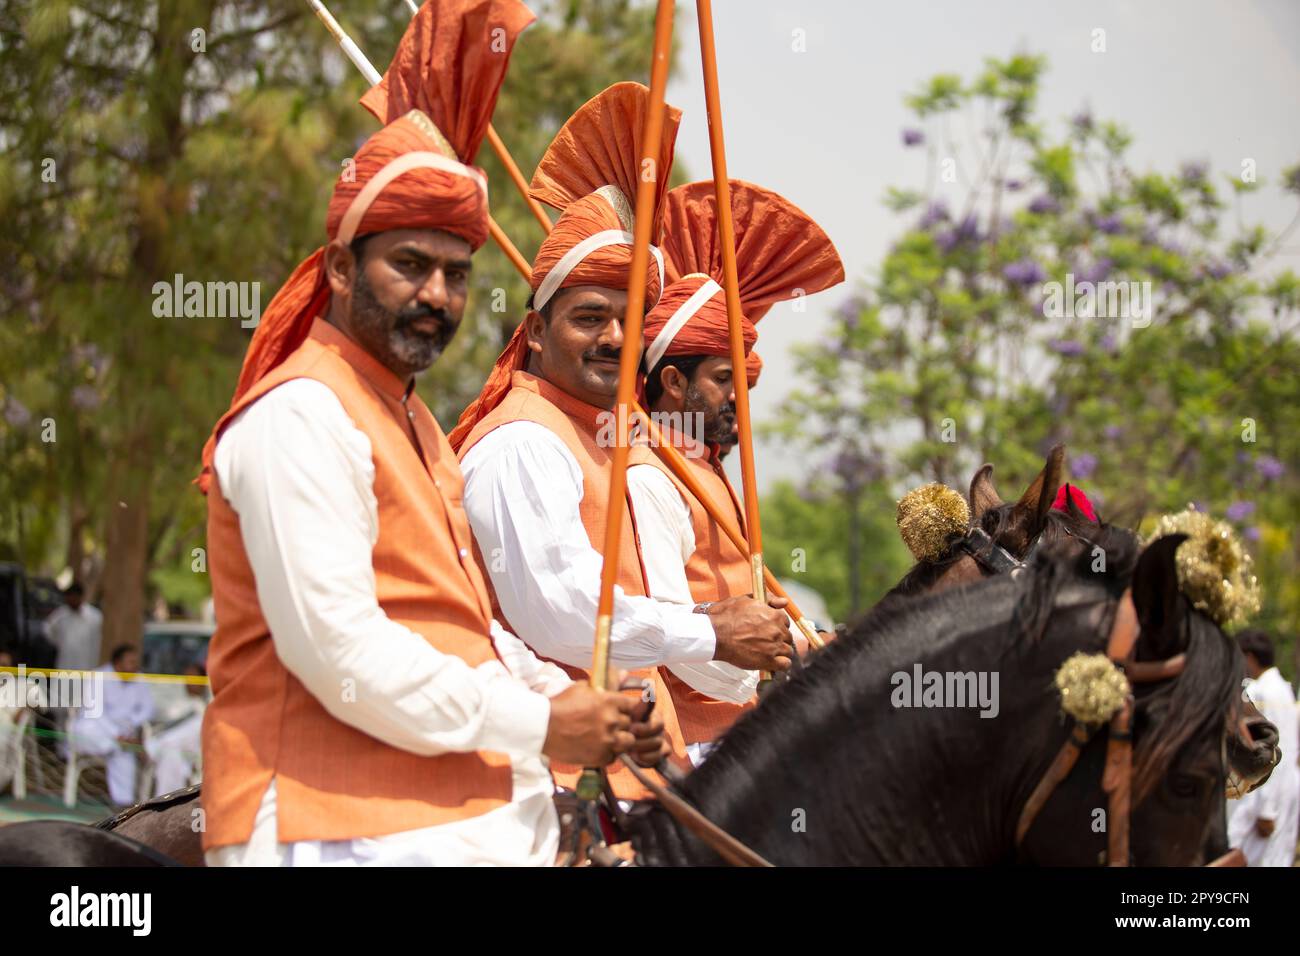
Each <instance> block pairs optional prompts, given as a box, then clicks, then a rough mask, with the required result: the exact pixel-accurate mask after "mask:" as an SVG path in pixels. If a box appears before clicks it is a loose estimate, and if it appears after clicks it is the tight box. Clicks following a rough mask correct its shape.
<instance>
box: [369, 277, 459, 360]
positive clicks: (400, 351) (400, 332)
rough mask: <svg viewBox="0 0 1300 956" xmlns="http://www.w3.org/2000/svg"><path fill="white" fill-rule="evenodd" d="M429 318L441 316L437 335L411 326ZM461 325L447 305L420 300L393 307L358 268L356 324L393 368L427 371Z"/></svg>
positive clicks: (374, 353) (378, 356)
mask: <svg viewBox="0 0 1300 956" xmlns="http://www.w3.org/2000/svg"><path fill="white" fill-rule="evenodd" d="M427 318H433V319H435V320H437V323H438V329H437V331H436V332H435V333H434V334H433V335H424V334H422V333H419V332H415V331H413V330H412V329H411V324H412V323H413V322H415V321H417V320H419V319H427ZM457 327H458V326H457V324H456V323H455V322H453V321H452V318H451V313H449V312H448V311H447V310H446V309H434V308H431V307H430V306H428V305H424V304H420V305H416V306H412V307H410V308H407V309H402V310H401V311H400V312H394V311H392V310H391V309H389V308H387V307H386V306H384V304H383V303H381V302H380V301H379V300H378V299H376V298H375V293H374V290H373V289H371V288H370V283H369V282H368V281H367V280H366V274H365V272H364V271H362V270H360V269H358V270H357V277H356V279H354V280H353V282H352V328H353V331H354V332H355V333H356V335H357V337H358V338H359V339H361V340H362V344H364V345H365V346H366V348H367V349H368V350H369V351H370V352H371V354H373V355H374V356H375V357H376V358H378V359H379V360H380V361H381V362H382V363H383V364H384V365H386V366H388V367H389V368H393V367H395V366H400V367H404V368H407V369H410V371H411V372H412V373H415V372H422V371H424V370H425V369H426V368H428V367H429V366H430V365H432V364H433V363H434V362H435V361H437V359H438V356H439V355H441V354H442V353H443V350H444V349H446V348H447V346H448V345H449V344H450V343H451V340H452V338H453V337H454V336H455V335H456V329H457Z"/></svg>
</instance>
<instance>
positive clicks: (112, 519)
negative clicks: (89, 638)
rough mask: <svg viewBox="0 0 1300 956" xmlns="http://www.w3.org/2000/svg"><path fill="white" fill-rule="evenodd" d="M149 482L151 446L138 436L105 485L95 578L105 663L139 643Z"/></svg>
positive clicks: (141, 627)
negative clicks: (101, 558)
mask: <svg viewBox="0 0 1300 956" xmlns="http://www.w3.org/2000/svg"><path fill="white" fill-rule="evenodd" d="M152 480H153V448H152V443H151V442H150V441H149V440H148V438H147V437H146V436H145V435H140V434H137V435H136V436H135V439H134V440H133V441H131V442H130V443H129V444H128V445H127V454H126V457H125V460H123V461H121V462H120V463H118V464H117V465H116V466H115V467H114V468H113V477H112V481H111V484H110V486H109V487H110V488H111V489H112V490H113V495H112V496H111V497H110V498H109V505H110V507H109V514H108V517H107V526H108V528H107V535H106V540H105V550H106V552H107V560H106V562H105V565H104V571H103V574H102V575H101V576H100V580H99V584H100V590H101V592H102V595H103V611H104V639H103V642H102V643H101V650H100V656H101V657H102V658H104V659H105V660H106V659H107V657H108V654H109V653H110V652H111V651H112V649H113V648H114V647H116V646H117V645H119V644H135V645H137V646H139V645H140V643H141V635H142V633H143V630H142V629H143V625H144V606H145V578H146V575H147V574H148V552H149V504H150V498H151V485H152Z"/></svg>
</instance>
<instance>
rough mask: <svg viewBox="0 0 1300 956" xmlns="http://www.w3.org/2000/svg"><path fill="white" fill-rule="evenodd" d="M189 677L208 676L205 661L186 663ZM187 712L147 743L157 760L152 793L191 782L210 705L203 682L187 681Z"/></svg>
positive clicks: (149, 750)
mask: <svg viewBox="0 0 1300 956" xmlns="http://www.w3.org/2000/svg"><path fill="white" fill-rule="evenodd" d="M183 673H184V674H185V675H186V676H188V677H206V676H207V671H206V670H204V668H203V665H202V664H187V665H186V666H185V670H184V672H183ZM185 700H186V703H187V704H188V705H189V706H188V707H187V708H186V713H184V714H183V715H182V716H180V717H178V718H176V719H174V720H172V721H171V722H170V723H168V724H167V725H166V726H165V727H163V728H162V729H161V730H160V731H159V732H158V733H157V734H156V735H155V736H153V737H151V738H150V739H149V740H148V741H147V742H146V743H145V745H144V749H145V753H147V754H148V755H149V759H150V760H152V761H153V763H154V786H153V795H154V796H162V795H163V794H164V793H171V792H172V791H173V790H180V789H181V788H182V787H187V786H189V783H190V777H191V776H192V775H193V773H194V764H195V763H196V761H198V759H199V755H200V753H201V752H202V745H201V743H200V734H201V731H202V729H203V712H204V711H205V710H206V709H207V707H208V688H207V687H206V686H205V685H204V684H200V683H187V684H186V685H185Z"/></svg>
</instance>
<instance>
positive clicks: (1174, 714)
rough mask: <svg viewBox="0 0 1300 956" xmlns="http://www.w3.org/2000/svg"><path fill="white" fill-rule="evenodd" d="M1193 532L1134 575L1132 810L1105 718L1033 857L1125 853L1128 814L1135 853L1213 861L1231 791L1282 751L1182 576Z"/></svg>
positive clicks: (1051, 810)
mask: <svg viewBox="0 0 1300 956" xmlns="http://www.w3.org/2000/svg"><path fill="white" fill-rule="evenodd" d="M1186 539H1187V536H1186V535H1184V534H1170V535H1165V536H1163V537H1160V538H1158V539H1157V540H1155V541H1154V542H1152V543H1151V544H1150V545H1149V546H1148V547H1146V548H1145V549H1144V550H1143V551H1142V552H1141V555H1140V557H1139V558H1138V561H1137V564H1136V567H1135V568H1134V570H1133V574H1132V578H1131V583H1130V585H1129V588H1130V593H1131V595H1132V604H1133V608H1134V611H1135V612H1136V620H1137V625H1138V627H1139V628H1140V630H1139V632H1138V638H1137V641H1136V645H1135V648H1134V652H1133V655H1132V661H1133V662H1136V666H1134V664H1129V665H1128V666H1127V668H1126V671H1127V675H1128V677H1129V679H1130V680H1131V684H1130V685H1129V686H1130V687H1131V689H1132V693H1133V703H1134V719H1133V723H1132V746H1133V758H1132V760H1133V762H1132V770H1131V802H1132V811H1131V815H1130V819H1129V820H1127V821H1121V820H1114V819H1107V813H1108V812H1109V807H1108V801H1107V793H1106V792H1105V787H1104V784H1103V782H1104V781H1105V780H1106V777H1107V772H1106V763H1107V757H1108V753H1110V750H1111V746H1112V745H1111V743H1110V739H1109V738H1110V735H1109V734H1108V733H1107V732H1105V730H1104V729H1103V730H1102V731H1101V732H1098V733H1096V734H1095V735H1094V736H1093V737H1092V738H1091V739H1090V741H1089V743H1088V744H1087V745H1086V746H1085V747H1084V748H1083V749H1082V752H1081V754H1080V756H1079V758H1078V761H1077V764H1076V766H1075V768H1074V769H1073V771H1072V772H1071V774H1070V775H1069V776H1068V777H1067V778H1066V780H1065V781H1064V783H1063V785H1062V786H1061V787H1059V789H1058V791H1057V792H1056V793H1054V794H1052V796H1051V797H1050V799H1048V801H1047V802H1046V803H1045V804H1044V805H1043V807H1042V809H1041V812H1040V814H1039V816H1038V817H1037V818H1036V819H1035V820H1034V822H1033V825H1032V826H1031V827H1030V828H1029V830H1028V832H1027V833H1026V834H1025V835H1024V838H1023V841H1022V842H1021V843H1020V846H1019V848H1018V850H1019V852H1018V857H1019V859H1020V860H1021V861H1022V862H1029V863H1048V864H1054V865H1091V864H1095V863H1098V862H1113V861H1110V860H1108V841H1107V832H1108V830H1109V828H1111V827H1114V826H1116V825H1121V826H1128V827H1129V828H1130V835H1131V842H1130V844H1129V853H1130V858H1129V860H1127V861H1124V862H1132V863H1135V864H1137V865H1146V866H1192V865H1200V864H1204V863H1206V862H1209V860H1211V859H1213V858H1216V857H1218V856H1220V855H1222V854H1223V853H1224V852H1226V851H1227V849H1228V846H1227V830H1226V822H1225V815H1224V812H1223V799H1224V796H1225V794H1226V795H1227V796H1229V797H1235V796H1240V795H1242V794H1244V793H1245V792H1248V791H1249V790H1250V789H1253V788H1254V787H1256V786H1259V785H1260V784H1261V783H1263V782H1264V780H1266V779H1267V777H1268V775H1269V773H1270V772H1271V771H1272V768H1273V766H1274V765H1275V764H1276V763H1277V761H1278V760H1279V759H1280V753H1279V751H1278V748H1277V740H1278V736H1277V729H1276V728H1275V727H1274V726H1273V725H1272V724H1270V723H1269V722H1268V721H1267V720H1266V719H1264V718H1263V717H1262V716H1261V715H1260V714H1259V713H1258V711H1256V710H1255V708H1254V706H1253V705H1251V704H1250V702H1249V701H1248V700H1245V699H1244V698H1243V695H1242V693H1241V680H1242V677H1243V676H1244V661H1243V659H1242V656H1241V654H1240V652H1239V651H1238V649H1237V647H1236V645H1235V644H1234V642H1232V641H1231V640H1230V639H1229V638H1228V637H1227V635H1225V634H1224V632H1223V630H1222V628H1221V626H1220V625H1219V624H1218V623H1216V621H1215V620H1214V619H1213V618H1212V617H1211V616H1210V615H1209V614H1207V613H1206V612H1205V611H1203V610H1200V609H1198V608H1197V607H1194V606H1193V602H1192V601H1191V600H1190V599H1189V597H1188V595H1187V594H1186V593H1185V592H1184V590H1183V588H1181V587H1180V583H1179V572H1178V562H1177V551H1178V548H1179V546H1180V545H1182V544H1183V543H1184V541H1185V540H1186ZM1144 665H1145V668H1144ZM1144 675H1145V676H1144ZM1112 730H1113V729H1112ZM1053 803H1055V806H1053ZM1084 821H1087V824H1088V825H1087V826H1084V825H1083V822H1084ZM1063 831H1068V832H1070V838H1069V839H1063V838H1062V833H1063Z"/></svg>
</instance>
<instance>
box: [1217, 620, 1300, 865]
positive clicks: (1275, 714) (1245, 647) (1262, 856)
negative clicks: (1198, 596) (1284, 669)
mask: <svg viewBox="0 0 1300 956" xmlns="http://www.w3.org/2000/svg"><path fill="white" fill-rule="evenodd" d="M1237 643H1238V644H1239V645H1240V647H1241V650H1242V653H1244V654H1245V655H1246V673H1247V674H1249V675H1250V677H1251V681H1250V683H1249V684H1248V685H1247V687H1246V693H1247V694H1249V695H1250V699H1251V700H1252V701H1253V702H1254V704H1255V706H1256V707H1257V708H1258V709H1259V712H1260V713H1261V714H1263V715H1264V716H1265V717H1267V718H1268V719H1269V720H1270V721H1272V722H1273V724H1274V725H1275V726H1276V727H1277V733H1278V747H1279V748H1280V749H1281V751H1282V760H1281V762H1280V763H1278V765H1277V766H1276V767H1274V768H1273V773H1272V775H1271V776H1270V777H1269V778H1268V780H1267V781H1266V782H1265V783H1264V785H1263V786H1262V787H1257V788H1256V789H1255V790H1253V791H1251V792H1250V793H1248V794H1246V796H1244V797H1242V798H1241V799H1239V800H1232V801H1229V803H1228V811H1229V817H1228V843H1229V844H1230V845H1231V846H1236V847H1241V851H1242V852H1243V853H1245V854H1246V862H1247V864H1248V865H1250V866H1292V865H1294V862H1295V850H1296V828H1297V823H1298V822H1300V820H1298V817H1300V768H1297V767H1296V743H1297V737H1298V736H1300V734H1298V733H1297V727H1296V702H1295V693H1294V692H1293V691H1292V690H1291V685H1290V684H1288V683H1287V681H1286V678H1284V677H1283V676H1282V673H1281V672H1280V671H1279V670H1278V669H1277V667H1276V666H1274V662H1273V640H1272V638H1270V637H1269V636H1268V635H1267V634H1265V633H1264V632H1263V631H1258V630H1246V631H1242V632H1241V633H1240V634H1238V635H1237Z"/></svg>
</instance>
